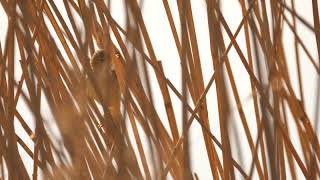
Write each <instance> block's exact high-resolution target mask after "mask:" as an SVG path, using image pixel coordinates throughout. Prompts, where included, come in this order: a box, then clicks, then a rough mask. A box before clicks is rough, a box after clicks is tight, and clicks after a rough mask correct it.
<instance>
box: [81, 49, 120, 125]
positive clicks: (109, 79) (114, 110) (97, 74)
mask: <svg viewBox="0 0 320 180" xmlns="http://www.w3.org/2000/svg"><path fill="white" fill-rule="evenodd" d="M119 55H120V54H119V53H118V52H111V53H109V52H106V51H105V50H97V51H96V52H95V53H94V54H93V56H92V58H91V60H90V64H91V66H92V69H93V73H94V79H95V81H96V83H97V86H98V87H97V88H99V89H97V90H96V91H95V90H94V89H93V86H92V84H90V82H89V81H88V83H89V84H87V93H88V96H89V97H92V98H94V99H95V100H96V101H98V102H99V100H98V97H97V95H96V92H97V91H98V90H99V91H100V93H101V95H102V96H103V99H104V100H106V103H107V106H108V108H109V110H110V111H111V115H112V118H113V119H115V120H117V119H119V118H120V117H121V113H120V100H121V93H120V88H119V82H118V80H117V76H116V73H115V71H114V68H113V62H112V60H113V59H114V58H118V57H119Z"/></svg>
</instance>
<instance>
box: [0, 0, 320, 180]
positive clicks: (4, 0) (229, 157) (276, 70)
mask: <svg viewBox="0 0 320 180" xmlns="http://www.w3.org/2000/svg"><path fill="white" fill-rule="evenodd" d="M0 2H1V5H2V8H3V9H4V11H5V13H6V15H7V19H8V29H7V34H6V36H5V37H6V39H5V43H4V44H0V127H1V128H0V157H1V161H0V174H1V175H0V176H1V177H2V178H9V179H31V178H32V179H39V177H40V176H39V175H40V174H42V177H43V178H46V179H47V178H48V179H68V178H71V179H148V180H149V179H165V178H167V177H169V175H170V177H172V178H174V179H198V174H197V172H195V171H194V170H193V168H192V163H193V161H192V160H191V151H190V148H191V147H192V146H193V145H194V144H192V143H191V142H190V140H189V136H190V134H189V129H190V127H191V125H192V124H195V123H197V124H200V125H201V130H202V133H203V134H202V135H203V136H201V137H203V139H199V141H204V142H205V147H203V148H205V149H206V152H207V154H206V155H205V156H206V157H207V159H208V161H209V164H210V169H211V172H208V173H209V174H211V175H212V177H213V178H214V179H235V178H237V177H238V178H240V177H241V178H245V179H251V178H252V176H253V175H254V173H256V176H257V177H259V178H260V179H286V178H289V179H297V178H298V174H302V176H304V178H306V179H317V178H319V175H320V172H319V171H320V168H319V158H320V149H319V141H318V136H317V129H315V128H313V126H312V124H313V125H317V124H318V120H319V106H320V105H319V93H320V83H319V82H320V79H319V78H320V76H319V72H320V69H319V60H317V59H318V58H313V57H312V55H311V53H310V51H309V50H308V48H307V46H306V45H305V44H304V43H303V40H302V38H303V37H301V36H300V35H299V33H297V31H298V29H297V22H299V23H302V24H303V26H304V27H306V28H307V29H308V30H310V31H311V32H312V34H313V35H314V38H315V40H316V44H315V45H314V46H316V47H317V53H318V56H319V54H320V31H319V30H320V26H319V11H318V3H317V0H313V1H312V2H311V1H306V3H310V4H312V7H313V19H314V21H313V22H312V23H309V21H308V20H305V19H304V18H303V17H301V16H300V15H299V14H297V13H296V10H295V8H296V7H295V5H294V3H295V1H294V0H291V1H282V0H274V1H268V2H265V1H257V0H247V1H245V0H239V3H238V4H236V5H237V6H239V7H241V9H242V21H241V23H240V24H239V26H238V28H237V30H236V31H235V32H234V33H233V32H232V31H231V29H230V27H229V25H228V23H229V22H227V21H226V19H225V18H224V15H223V12H222V8H221V7H220V5H219V4H220V2H219V1H216V0H207V1H205V3H204V4H205V8H204V9H203V10H204V11H206V13H207V17H208V22H207V24H208V31H209V38H210V44H208V46H209V48H210V52H211V57H207V59H210V60H212V64H213V69H214V73H213V74H212V76H211V77H210V80H209V82H208V84H206V83H205V82H204V77H203V76H204V75H203V71H204V70H203V68H202V66H201V61H203V59H201V58H200V55H199V46H198V45H199V44H198V42H197V36H196V27H195V23H194V19H193V18H194V15H193V12H192V8H191V3H190V1H188V0H178V1H177V8H178V12H179V19H180V21H179V23H180V25H179V27H181V29H178V28H177V27H178V25H176V24H175V23H174V21H173V17H172V12H171V11H172V10H171V9H170V8H171V7H170V6H169V4H168V1H167V0H163V1H162V2H163V7H161V8H164V9H165V12H166V18H167V20H168V22H169V24H170V28H171V32H172V38H173V40H174V42H175V46H176V48H177V52H178V55H179V58H178V59H175V61H179V62H180V64H181V75H182V76H181V77H182V79H181V87H182V89H179V90H178V89H177V88H176V86H177V84H174V83H172V82H171V81H170V80H169V78H167V76H166V74H165V73H164V72H165V68H168V67H164V66H162V62H161V61H159V59H157V56H156V54H157V49H154V48H153V45H152V43H151V40H150V37H149V33H148V30H147V28H146V25H145V23H144V20H143V16H142V12H141V6H140V4H138V2H137V1H135V0H131V1H125V2H124V4H125V7H124V9H123V14H124V15H126V16H127V23H126V24H127V25H126V27H125V28H122V27H121V26H120V25H119V24H118V23H117V21H115V20H114V18H113V17H112V15H111V13H110V8H109V7H110V6H109V5H108V4H109V2H108V1H103V0H92V1H84V0H78V1H74V0H63V8H65V9H64V10H65V11H66V12H67V15H68V16H67V17H63V15H62V14H61V10H60V9H59V8H60V7H59V8H58V7H57V2H58V1H53V0H41V1H40V0H31V1H22V0H1V1H0ZM61 2H62V1H61ZM61 2H60V3H61ZM231 6H233V5H231ZM267 6H270V11H267ZM76 19H77V20H76ZM66 21H67V22H66ZM79 21H80V22H79ZM155 21H157V20H156V19H155ZM67 24H68V25H67ZM284 27H287V28H289V30H290V32H291V33H292V34H293V38H294V49H289V48H287V47H286V46H285V45H284V43H283V32H284ZM241 30H243V31H242V32H240V31H241ZM53 33H55V34H56V35H55V36H56V37H57V38H54V37H55V36H53ZM179 33H180V34H179ZM239 33H244V35H245V42H244V43H245V47H246V49H245V51H244V50H243V49H240V47H239V44H238V43H239V42H238V41H236V37H237V36H238V34H239ZM111 34H113V35H114V37H115V41H112V40H111V39H112V38H111V36H110V35H111ZM225 38H226V39H228V40H230V43H226V41H225ZM61 47H62V48H61ZM117 47H118V48H117ZM144 47H145V48H144ZM231 47H233V48H234V49H235V51H236V53H237V55H238V57H239V59H237V61H239V60H240V61H241V63H242V65H243V67H244V72H243V73H244V74H246V75H249V77H250V85H251V94H252V97H251V98H252V99H253V104H252V106H253V108H254V115H252V117H253V119H254V121H250V122H249V118H248V117H247V116H246V114H245V113H244V107H243V105H242V103H241V97H240V94H239V91H238V89H239V88H241V87H237V85H236V81H237V80H238V77H236V76H234V72H233V69H232V68H231V64H232V61H233V60H231V59H229V56H228V53H229V51H230V49H231ZM287 51H290V53H295V59H289V58H287V57H286V55H285V54H286V52H287ZM300 53H304V54H306V55H307V58H306V59H301V58H300V56H299V54H300ZM90 59H91V61H90ZM301 61H306V62H308V63H309V64H311V65H312V67H313V68H314V69H315V71H316V72H317V75H318V77H317V78H318V83H317V84H316V88H317V89H316V92H318V94H317V95H316V96H315V97H314V100H315V102H316V103H314V107H308V106H306V104H305V98H306V97H305V96H306V95H305V93H304V92H303V84H305V83H304V82H303V81H302V78H301V76H302V73H303V72H301ZM291 63H296V67H297V68H296V69H289V66H288V64H291ZM147 67H152V71H153V72H154V73H155V75H156V79H157V82H152V83H151V81H150V76H149V73H148V68H147ZM19 69H20V71H22V73H20V74H21V76H20V77H19V78H20V79H16V77H17V76H18V75H19V73H18V72H19ZM289 71H297V73H296V74H297V77H291V76H292V75H291V74H290V73H289ZM264 77H266V78H264ZM292 78H298V81H297V84H292ZM157 83H158V85H157ZM213 84H214V85H215V86H214V87H215V93H216V94H215V96H216V99H217V107H208V102H207V101H209V99H208V98H207V93H208V92H209V91H210V88H211V89H212V88H214V87H212V85H213ZM155 85H157V87H159V88H160V92H161V95H157V96H156V97H157V98H162V99H163V104H160V105H158V106H164V108H165V111H166V118H160V116H159V114H158V111H157V107H156V106H155V103H154V99H153V98H154V96H153V90H152V87H153V86H155ZM296 86H297V87H298V89H297V90H296V89H294V88H293V87H296ZM179 87H180V86H179ZM170 92H173V93H170ZM172 96H175V97H177V98H178V99H179V100H180V101H181V104H182V130H181V131H179V130H178V127H179V124H178V122H180V121H179V120H178V117H177V112H175V110H174V106H176V105H175V104H173V102H172V100H171V99H172ZM308 96H312V97H313V96H314V95H308ZM44 100H45V101H46V102H47V103H48V109H49V110H50V112H52V115H53V117H52V119H51V120H50V123H52V126H53V124H55V125H56V126H57V127H58V131H59V132H58V133H59V134H60V135H61V141H59V142H58V140H57V138H56V137H55V136H53V135H52V133H50V132H51V130H50V126H51V125H50V124H47V123H46V122H47V121H46V119H47V118H48V117H46V116H44V115H43V113H41V110H42V108H43V107H44V106H43V101H44ZM231 100H232V101H234V102H235V104H236V108H237V113H238V114H239V117H240V120H241V125H242V126H241V127H235V126H233V124H234V123H235V122H233V119H232V117H231V102H232V101H231ZM18 101H24V102H25V104H26V106H25V109H24V110H25V111H29V112H31V113H32V116H33V117H34V121H32V120H30V119H26V117H25V115H24V113H23V112H21V109H18V108H17V103H18ZM306 108H314V109H315V113H316V115H315V116H314V117H313V115H310V114H307V113H306ZM213 109H218V112H219V116H218V117H219V118H218V120H217V119H215V120H214V119H212V118H210V117H209V115H208V114H209V112H210V111H213ZM289 117H290V123H294V125H295V127H296V130H291V129H290V133H289V128H288V122H289ZM209 120H210V121H209ZM212 121H219V129H220V137H221V138H216V137H215V136H214V135H213V133H212V132H211V128H210V124H212ZM17 122H18V123H19V124H20V125H21V126H22V128H23V130H24V131H25V132H26V133H27V134H28V135H29V137H28V138H23V137H20V136H19V135H17V128H16V127H15V126H16V124H17ZM253 122H255V128H256V129H255V131H256V132H257V136H253V135H252V131H253V130H252V129H250V128H249V123H253ZM164 123H168V124H169V127H170V128H165V126H164ZM129 124H130V126H128V125H129ZM211 126H212V125H211ZM32 127H35V128H32ZM139 127H141V128H139ZM315 127H317V126H315ZM129 128H132V132H133V136H134V138H131V139H130V135H131V134H130V133H129ZM237 129H243V130H244V134H243V137H238V139H237V140H238V141H240V138H241V139H245V140H242V141H243V144H245V146H248V147H249V149H250V154H247V153H246V152H243V151H241V149H234V148H232V147H234V145H232V143H233V142H232V140H231V136H232V135H234V134H235V132H236V131H237ZM142 134H143V136H144V137H146V138H142ZM292 134H294V135H295V136H296V137H298V139H294V138H292V137H293V136H292ZM25 139H28V141H32V148H31V147H30V146H29V145H28V144H27V142H26V140H25ZM146 141H147V143H145V142H146ZM296 142H298V143H299V144H300V145H301V149H302V153H300V154H299V153H298V152H297V147H296V146H294V144H296ZM145 144H148V145H147V146H145ZM18 148H19V149H20V148H22V149H23V151H25V154H27V156H29V157H25V156H23V155H22V153H21V152H19V150H18ZM135 149H137V151H135ZM146 149H148V151H147V150H146ZM221 152H222V153H221ZM232 152H238V154H240V156H245V158H248V156H250V158H249V159H252V162H251V163H250V164H249V166H248V167H250V168H249V169H248V168H245V167H244V165H243V163H242V162H238V161H237V160H236V159H235V158H234V157H233V154H235V153H232ZM193 153H196V152H193ZM220 153H221V154H222V155H219V154H220ZM148 154H151V160H150V158H149V160H148ZM25 158H30V159H32V162H31V163H32V164H33V167H32V169H28V168H27V166H26V164H25V163H24V162H23V159H25ZM30 172H31V174H30ZM40 172H41V173H40ZM28 173H29V174H28Z"/></svg>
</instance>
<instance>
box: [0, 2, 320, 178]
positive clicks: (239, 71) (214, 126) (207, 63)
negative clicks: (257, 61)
mask: <svg viewBox="0 0 320 180" xmlns="http://www.w3.org/2000/svg"><path fill="white" fill-rule="evenodd" d="M55 2H56V3H57V5H58V6H63V1H62V0H56V1H55ZM122 3H123V0H116V1H113V3H112V8H113V9H112V15H113V16H114V18H115V19H116V20H117V22H118V23H120V24H121V25H122V26H123V27H125V19H124V16H123V11H122V7H123V4H122ZM169 3H170V8H171V11H172V14H173V17H174V21H175V25H176V27H177V28H178V27H179V26H180V22H179V17H178V11H177V5H176V3H175V1H169ZM191 3H192V10H193V15H194V22H195V27H196V31H197V32H196V33H197V40H198V47H199V51H200V58H201V63H202V69H203V73H204V80H205V84H207V83H208V81H209V78H210V77H211V75H212V73H213V68H212V67H213V66H212V59H211V54H210V45H209V34H208V26H207V15H206V10H205V8H206V6H205V5H206V4H205V1H204V0H191ZM287 4H290V0H289V1H288V0H287ZM222 8H223V15H224V17H225V19H226V21H227V23H228V25H229V27H230V28H231V30H232V32H233V33H234V32H235V30H236V28H237V27H238V25H239V23H240V21H241V18H242V14H241V7H240V4H239V2H238V0H224V1H222ZM296 8H297V12H298V14H300V15H301V16H302V17H304V18H305V19H306V20H307V21H308V22H310V24H313V15H312V3H311V1H304V0H296ZM60 9H61V13H62V14H64V13H65V11H64V8H60ZM287 15H288V16H287V17H289V19H291V15H289V14H288V13H287ZM63 17H67V16H63ZM143 18H144V21H145V24H146V26H147V30H148V33H149V35H150V38H151V41H152V45H153V48H154V50H155V53H156V56H157V58H158V59H159V60H162V63H163V66H164V71H165V75H166V76H167V78H168V79H169V80H170V81H171V82H172V83H173V84H174V85H175V86H176V87H177V88H178V89H179V90H180V89H181V82H180V80H181V76H180V62H179V57H178V53H177V49H176V46H175V43H174V41H173V36H172V33H171V30H170V26H169V24H168V20H167V17H166V13H165V10H164V8H163V4H162V1H161V0H145V1H144V6H143ZM297 22H298V21H297ZM6 31H7V18H6V14H5V12H4V11H3V9H2V7H1V5H0V42H1V47H2V49H4V42H5V35H6ZM178 32H179V31H178ZM298 32H299V35H300V37H301V38H302V40H303V42H304V43H305V45H306V46H307V48H308V49H309V50H310V52H311V53H312V56H313V57H314V59H316V60H318V58H317V51H316V42H315V36H314V34H313V33H311V32H310V31H309V30H308V29H306V28H305V27H304V26H303V25H301V24H298ZM229 42H230V40H229V38H228V36H227V35H225V45H226V46H227V45H228V44H229ZM237 42H238V43H239V45H240V47H241V49H242V50H243V53H244V54H245V56H246V50H245V49H246V47H245V44H244V43H245V39H244V31H243V30H242V31H241V33H240V34H239V35H238V38H237ZM283 42H284V43H285V48H286V49H285V51H286V56H287V58H288V66H289V70H290V77H291V81H292V84H293V87H294V89H295V92H298V84H297V78H296V77H297V75H296V67H295V59H294V58H295V55H294V43H293V35H292V33H291V31H290V29H288V28H285V30H284V39H283ZM300 50H301V51H300V54H301V65H302V78H303V79H302V82H303V83H304V84H303V85H304V93H305V106H306V107H307V108H306V111H307V114H308V115H309V117H310V119H312V120H313V119H314V114H315V112H314V102H315V99H314V96H315V88H316V77H317V76H316V72H315V70H314V68H313V67H312V65H311V63H310V62H309V61H307V57H306V55H305V54H304V53H303V51H302V49H301V48H300ZM228 57H229V59H230V64H231V66H232V70H233V73H234V77H235V78H236V84H237V88H238V91H239V94H240V98H241V101H242V104H243V106H244V107H245V108H244V111H245V115H246V117H247V119H248V120H249V122H248V124H249V127H250V130H251V134H252V135H253V140H254V142H255V139H256V123H255V119H254V111H253V103H252V98H250V97H251V94H250V93H251V92H250V82H249V76H248V74H247V73H246V71H245V69H244V67H243V65H242V63H241V61H240V59H239V57H238V55H237V53H236V52H235V50H234V49H233V48H232V49H231V51H230V52H229V54H228ZM17 60H18V59H17ZM17 62H18V61H17ZM317 62H319V61H317ZM16 64H17V63H16ZM18 66H19V64H17V66H16V67H18ZM18 71H19V72H18ZM244 72H245V73H244ZM17 73H18V74H19V73H21V70H20V69H19V68H18V69H17ZM150 74H151V79H152V80H153V82H154V83H152V87H153V89H152V90H153V93H154V94H153V95H154V100H155V104H156V107H157V111H158V113H159V116H160V118H161V119H162V120H163V123H164V125H165V127H167V128H168V129H169V125H168V123H167V116H166V112H165V109H164V107H163V102H162V98H158V96H159V95H160V94H161V92H160V89H159V87H158V85H157V81H156V78H155V76H154V73H153V71H151V73H150ZM19 78H20V76H16V80H17V81H18V80H19ZM296 94H297V96H298V97H299V95H298V93H296ZM215 95H216V93H215V86H212V87H211V89H210V91H209V93H208V96H207V102H208V111H209V120H210V126H211V131H212V133H213V134H214V135H215V136H216V137H217V138H218V139H220V131H219V123H218V122H219V121H218V108H217V105H216V97H215ZM171 98H172V101H173V104H174V108H175V115H176V119H177V120H178V121H180V122H179V128H180V129H179V130H180V132H181V126H182V125H181V103H180V101H179V100H178V98H176V96H175V95H174V94H173V93H171ZM229 99H230V101H231V102H233V104H231V106H232V118H231V120H232V121H235V122H239V123H236V124H237V125H238V128H237V129H238V131H239V133H240V135H241V137H240V138H239V139H240V140H241V142H238V144H240V145H241V147H240V148H241V150H242V154H243V155H246V154H247V155H248V156H247V157H245V156H244V157H243V159H242V160H243V161H242V162H241V163H242V164H243V165H244V167H245V171H246V172H248V168H249V167H250V163H251V161H252V160H251V153H250V150H249V146H248V143H247V140H246V138H245V135H244V131H243V128H242V125H241V124H240V118H239V116H238V112H237V110H236V107H235V105H234V99H233V97H230V98H229ZM43 103H44V106H43V107H44V108H43V109H42V114H43V115H46V114H50V112H48V108H46V106H45V102H44V101H43ZM190 105H191V106H192V107H193V104H191V103H190ZM308 107H311V108H308ZM18 109H19V112H20V113H21V114H22V115H23V116H24V117H25V119H26V120H29V121H31V120H32V119H33V118H32V114H31V113H30V112H29V110H28V109H26V108H25V105H24V104H23V102H22V101H19V103H18ZM44 117H45V118H47V119H49V118H50V116H44ZM250 119H251V120H252V122H250ZM27 123H28V122H27ZM15 124H16V130H17V134H18V135H19V136H21V137H22V139H23V140H24V141H25V142H27V144H28V146H29V147H30V148H31V149H33V145H32V144H33V143H32V142H31V140H30V138H28V137H27V135H26V133H25V132H24V130H23V129H22V128H21V127H20V125H19V123H15ZM288 124H289V126H290V128H289V129H292V130H294V131H295V130H296V128H295V125H294V123H288ZM190 133H191V136H190V141H191V153H192V169H193V171H194V172H196V173H197V174H198V176H199V178H200V179H211V178H212V177H211V171H210V166H209V162H208V158H207V153H206V150H205V145H204V142H203V137H202V132H201V129H200V126H199V124H198V123H197V122H196V121H195V122H194V123H193V125H192V126H191V128H190ZM292 137H293V138H294V137H295V136H292ZM132 140H133V142H135V141H134V139H132ZM242 140H243V141H242ZM232 142H233V143H232V146H233V147H234V148H236V149H237V147H236V146H237V145H238V144H235V142H234V141H232ZM293 143H294V146H295V148H297V150H298V153H299V155H301V149H300V144H299V143H298V142H293ZM217 151H218V153H220V152H221V151H220V150H219V149H218V148H217ZM20 152H22V153H23V151H20ZM233 157H234V159H236V160H237V161H238V160H239V157H238V156H237V153H236V151H235V150H234V151H233ZM24 160H25V162H27V161H30V160H31V159H30V158H28V157H26V159H24ZM26 164H27V168H28V169H29V170H30V172H31V171H32V164H31V163H26ZM236 172H237V171H236ZM300 175H301V174H300Z"/></svg>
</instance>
